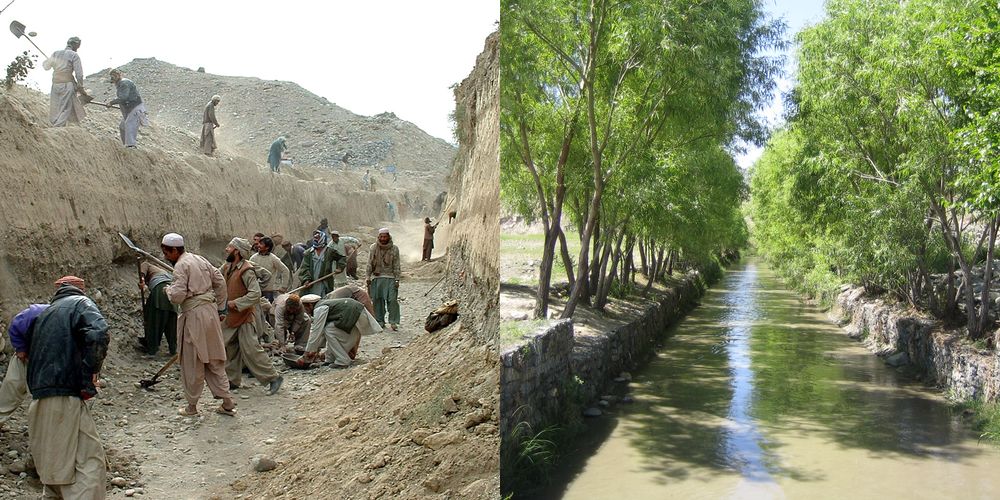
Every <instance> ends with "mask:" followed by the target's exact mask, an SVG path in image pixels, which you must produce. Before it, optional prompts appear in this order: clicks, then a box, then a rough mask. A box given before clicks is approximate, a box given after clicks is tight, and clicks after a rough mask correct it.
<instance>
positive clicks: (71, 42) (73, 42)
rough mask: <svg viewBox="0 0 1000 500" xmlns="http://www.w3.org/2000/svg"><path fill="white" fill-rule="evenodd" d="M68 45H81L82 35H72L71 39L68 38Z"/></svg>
mask: <svg viewBox="0 0 1000 500" xmlns="http://www.w3.org/2000/svg"><path fill="white" fill-rule="evenodd" d="M66 45H76V46H79V45H80V37H78V36H71V37H69V40H66Z"/></svg>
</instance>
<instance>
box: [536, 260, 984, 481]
mask: <svg viewBox="0 0 1000 500" xmlns="http://www.w3.org/2000/svg"><path fill="white" fill-rule="evenodd" d="M668 335H669V338H668V339H667V340H666V341H665V342H664V346H663V348H662V349H661V350H660V352H659V353H658V354H657V356H656V358H654V359H653V361H651V362H650V364H649V365H648V366H647V367H645V368H644V369H643V370H642V372H641V374H639V375H638V376H636V377H635V379H634V382H633V384H632V391H633V394H634V396H635V399H636V403H635V404H634V405H631V406H625V407H622V410H621V414H620V415H619V416H618V417H615V418H610V419H606V422H603V423H599V424H595V426H594V429H595V430H596V431H597V432H594V433H589V432H588V433H587V437H586V438H585V439H583V440H581V444H580V448H579V449H577V450H574V451H573V452H572V458H571V459H570V460H567V461H566V462H565V463H564V464H563V467H562V469H561V470H560V472H559V474H558V477H559V478H560V479H561V480H560V481H558V484H557V485H553V486H552V487H550V488H547V489H546V490H545V491H544V492H539V493H544V495H539V494H532V495H529V496H528V497H529V498H559V497H561V496H562V495H563V493H564V492H565V491H566V488H567V487H568V485H569V483H570V482H571V481H572V480H573V478H574V477H575V476H576V475H577V474H579V473H580V471H582V470H583V468H584V467H585V465H586V462H587V459H588V457H590V456H591V455H592V454H594V453H595V452H596V451H597V450H598V448H600V446H601V444H602V443H603V442H604V441H605V440H606V439H607V437H608V436H609V435H611V433H612V432H614V434H615V435H614V436H613V437H612V439H624V440H625V441H626V442H627V445H628V447H629V448H630V449H632V450H635V451H637V452H638V455H639V456H641V463H636V464H630V465H631V466H632V467H631V469H633V470H638V471H641V472H643V473H646V474H652V476H653V479H652V480H653V481H654V482H657V483H663V484H666V483H669V482H674V481H677V480H682V479H686V480H695V481H705V482H708V481H712V480H713V479H715V478H717V477H719V476H722V475H725V476H730V477H732V476H734V475H736V476H739V477H741V478H742V479H743V480H745V481H750V482H760V483H769V482H774V481H775V480H776V478H779V477H780V478H784V479H786V480H792V481H796V482H810V481H822V480H824V478H825V474H824V471H823V470H821V469H816V470H809V469H808V468H806V467H800V466H796V465H795V464H789V463H783V462H782V458H781V451H782V447H784V446H786V444H784V443H783V442H779V441H778V440H777V439H772V438H769V436H775V435H780V436H782V437H783V438H784V439H783V440H782V441H787V438H788V437H791V438H795V437H803V438H806V437H807V438H808V439H809V440H811V441H814V442H818V443H820V445H821V446H833V447H836V448H838V449H843V450H852V449H853V450H858V451H863V452H864V454H865V456H867V457H870V458H886V459H892V458H899V457H937V458H941V459H945V460H948V461H951V462H964V461H966V460H969V459H971V458H974V457H976V456H977V455H979V454H980V453H982V452H983V450H982V449H977V448H975V447H970V446H951V445H957V444H961V443H963V442H965V441H967V440H968V438H969V430H968V429H967V427H966V426H965V425H964V424H963V423H962V421H961V419H960V418H958V417H956V416H955V415H954V414H953V412H952V411H951V410H950V408H949V407H948V406H947V405H946V404H945V403H944V402H943V401H941V399H940V398H938V397H935V396H933V395H931V394H929V393H928V392H927V391H926V389H924V388H923V387H922V386H921V385H920V384H919V383H918V382H916V381H913V380H909V379H907V378H905V377H903V376H902V375H900V374H898V373H897V372H896V371H894V370H892V369H890V368H888V367H886V366H885V364H884V363H883V362H882V361H881V360H880V359H878V358H877V357H875V356H872V355H870V354H868V353H867V352H866V351H864V350H863V349H862V348H861V347H859V346H858V345H857V344H856V343H855V342H854V341H852V340H850V339H848V338H847V337H846V336H844V335H841V334H839V332H838V329H837V327H836V326H834V325H832V324H830V323H829V322H828V321H825V319H824V318H823V316H821V315H820V314H819V311H817V310H816V309H815V308H814V307H813V306H811V305H809V304H806V303H804V302H802V301H799V300H797V299H796V297H795V295H794V294H792V293H791V292H787V291H785V290H784V289H783V288H782V285H781V284H780V283H779V282H778V281H777V279H776V278H775V277H774V276H773V275H771V274H770V273H769V272H768V271H767V270H766V269H758V268H757V266H756V265H755V264H754V263H753V262H750V263H749V264H747V265H745V267H743V268H741V269H737V270H731V271H729V272H727V274H726V277H725V279H724V280H723V282H722V283H721V284H720V285H719V286H718V287H717V290H716V291H712V292H710V293H709V294H708V295H707V296H706V297H705V298H704V299H703V303H702V306H701V307H699V308H698V309H696V310H695V311H693V312H692V313H691V315H690V316H688V317H687V318H685V319H684V320H683V321H681V322H680V323H679V324H678V325H676V326H675V327H673V328H672V329H671V331H669V332H668Z"/></svg>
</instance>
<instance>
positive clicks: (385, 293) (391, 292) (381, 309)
mask: <svg viewBox="0 0 1000 500" xmlns="http://www.w3.org/2000/svg"><path fill="white" fill-rule="evenodd" d="M371 297H372V302H373V303H374V304H373V305H374V306H375V319H376V320H377V321H378V324H379V325H380V326H382V327H385V313H386V308H388V310H389V323H393V324H397V325H398V324H399V300H398V295H397V290H396V279H395V278H375V279H373V280H372V290H371Z"/></svg>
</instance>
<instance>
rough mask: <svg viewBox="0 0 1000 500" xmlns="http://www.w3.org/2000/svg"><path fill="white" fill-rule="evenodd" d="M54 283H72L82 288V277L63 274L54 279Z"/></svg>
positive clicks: (60, 284) (58, 284)
mask: <svg viewBox="0 0 1000 500" xmlns="http://www.w3.org/2000/svg"><path fill="white" fill-rule="evenodd" d="M56 285H57V286H63V285H72V286H75V287H77V288H79V289H80V290H83V287H84V283H83V278H77V277H76V276H63V277H62V278H59V279H57V280H56Z"/></svg>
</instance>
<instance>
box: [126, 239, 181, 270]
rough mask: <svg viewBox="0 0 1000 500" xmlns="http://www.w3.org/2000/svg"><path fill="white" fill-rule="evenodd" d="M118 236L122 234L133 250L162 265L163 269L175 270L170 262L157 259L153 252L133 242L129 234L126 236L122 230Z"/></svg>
mask: <svg viewBox="0 0 1000 500" xmlns="http://www.w3.org/2000/svg"><path fill="white" fill-rule="evenodd" d="M118 236H121V237H122V239H123V240H125V244H126V245H128V247H129V248H131V249H132V250H135V252H136V253H138V254H139V255H141V256H143V257H145V258H147V259H149V260H150V261H151V262H153V263H154V264H156V265H158V266H160V267H162V268H163V269H166V270H168V271H170V272H174V266H171V265H170V264H167V263H166V262H163V261H162V260H160V259H157V258H156V257H154V256H153V254H151V253H149V252H147V251H145V250H143V249H141V248H139V247H137V246H136V245H135V243H132V240H130V239H128V236H125V235H124V234H122V233H121V232H119V233H118Z"/></svg>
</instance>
